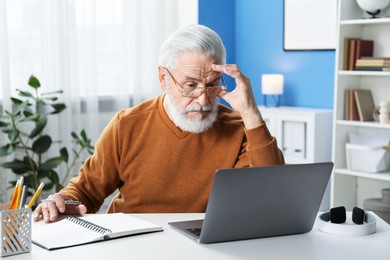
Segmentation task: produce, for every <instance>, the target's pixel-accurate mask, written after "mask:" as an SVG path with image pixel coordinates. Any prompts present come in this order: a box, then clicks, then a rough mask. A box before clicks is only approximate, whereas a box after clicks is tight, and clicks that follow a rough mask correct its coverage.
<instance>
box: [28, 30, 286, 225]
mask: <svg viewBox="0 0 390 260" xmlns="http://www.w3.org/2000/svg"><path fill="white" fill-rule="evenodd" d="M225 63H226V51H225V47H224V45H223V43H222V41H221V39H220V37H219V36H218V34H217V33H216V32H214V31H213V30H211V29H209V28H207V27H205V26H202V25H190V26H185V27H182V28H179V29H178V30H176V31H175V32H174V33H173V34H172V35H171V36H170V37H168V39H167V40H166V41H165V42H164V44H163V45H162V47H161V50H160V55H159V66H158V76H159V80H160V86H161V88H162V89H163V90H164V91H165V94H163V95H161V96H158V97H156V98H155V99H152V100H148V101H145V102H143V103H141V104H139V105H137V106H135V107H132V108H129V109H124V110H122V111H120V112H118V113H117V114H116V115H115V116H114V118H113V119H112V120H111V122H110V123H109V124H108V125H107V127H106V128H105V129H104V131H103V133H102V135H101V137H100V138H99V140H98V142H97V143H96V146H95V153H94V154H93V155H92V156H91V157H90V158H89V159H87V160H86V162H85V163H84V165H83V167H82V168H81V170H80V174H79V176H77V177H75V178H73V179H72V180H71V181H70V183H69V184H68V186H67V187H65V188H64V189H63V190H61V191H60V192H59V193H56V194H53V195H50V196H49V199H50V202H44V203H41V204H39V205H38V207H37V208H36V210H35V212H34V217H33V218H34V220H35V221H38V220H39V219H41V218H43V219H44V221H45V222H50V221H55V220H56V219H57V218H58V215H59V214H60V213H63V214H84V213H86V212H89V213H93V212H96V211H97V210H99V208H100V206H101V205H102V203H103V202H104V199H105V198H106V197H107V196H109V195H110V194H111V193H112V192H113V191H115V190H116V189H118V190H119V193H118V195H117V196H116V197H115V198H114V199H113V201H112V202H111V204H110V207H109V209H108V212H131V213H138V212H144V213H147V212H149V213H150V212H204V211H205V209H206V204H207V201H208V197H209V193H210V189H211V184H212V181H213V178H214V173H215V171H216V170H217V169H219V168H234V167H252V166H266V165H276V164H284V158H283V155H282V153H281V151H280V150H279V149H278V147H277V143H276V139H275V138H274V137H272V136H271V135H270V133H269V131H268V129H267V126H266V125H265V123H264V121H263V119H262V117H261V113H260V111H259V110H258V108H257V105H256V102H255V99H254V96H253V92H252V89H251V84H250V80H249V79H248V78H247V77H245V76H244V75H243V74H242V72H241V71H240V69H239V68H238V66H237V65H235V64H225ZM222 74H226V75H228V76H230V77H232V78H234V79H235V83H236V87H235V89H234V90H233V91H231V92H227V91H226V85H225V83H224V79H223V76H222ZM217 97H220V98H223V99H224V100H225V101H226V102H228V103H229V104H230V106H231V107H232V108H233V109H230V108H228V107H225V106H223V105H221V104H219V103H218V100H217ZM68 199H71V200H77V201H80V202H81V205H67V204H65V202H64V200H68Z"/></svg>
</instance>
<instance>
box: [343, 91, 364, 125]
mask: <svg viewBox="0 0 390 260" xmlns="http://www.w3.org/2000/svg"><path fill="white" fill-rule="evenodd" d="M344 119H345V120H350V121H359V120H360V119H359V113H358V110H357V106H356V99H355V89H346V90H345V110H344Z"/></svg>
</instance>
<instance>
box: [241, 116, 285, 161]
mask: <svg viewBox="0 0 390 260" xmlns="http://www.w3.org/2000/svg"><path fill="white" fill-rule="evenodd" d="M245 137H246V138H245V140H244V141H243V143H242V147H241V153H240V155H239V158H238V160H237V162H236V165H235V167H236V168H239V167H256V166H269V165H281V164H284V163H285V162H284V156H283V153H282V152H281V151H280V149H279V148H278V144H277V140H276V138H275V137H273V136H271V133H270V132H269V130H268V128H267V125H266V124H265V123H263V124H262V125H261V126H259V127H256V128H253V129H250V130H245Z"/></svg>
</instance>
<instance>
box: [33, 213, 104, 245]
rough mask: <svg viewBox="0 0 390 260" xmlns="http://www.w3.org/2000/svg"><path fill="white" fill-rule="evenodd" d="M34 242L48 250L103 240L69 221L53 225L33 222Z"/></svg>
mask: <svg viewBox="0 0 390 260" xmlns="http://www.w3.org/2000/svg"><path fill="white" fill-rule="evenodd" d="M31 235H32V241H33V242H34V243H36V244H39V245H41V246H43V247H45V248H47V249H54V248H61V247H69V246H74V245H79V244H85V243H89V242H93V241H97V240H101V239H103V236H102V235H101V234H99V233H96V232H94V231H91V230H89V229H87V228H84V227H82V226H79V225H77V224H75V223H72V222H70V221H68V220H67V219H63V220H60V221H58V222H53V223H47V224H46V223H42V221H41V222H39V223H37V222H33V224H32V233H31Z"/></svg>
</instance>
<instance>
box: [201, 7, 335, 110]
mask: <svg viewBox="0 0 390 260" xmlns="http://www.w3.org/2000/svg"><path fill="white" fill-rule="evenodd" d="M283 3H284V1H283V0H273V1H258V0H228V1H226V0H199V23H200V24H204V25H207V26H209V27H211V28H213V29H214V30H216V31H217V32H218V33H219V34H220V35H221V38H222V39H223V41H224V43H225V45H226V49H227V53H228V62H229V63H236V64H238V65H239V67H240V68H241V70H242V71H243V73H244V74H245V75H246V76H247V77H249V78H250V79H251V83H252V88H253V90H254V94H255V98H256V101H257V103H258V104H262V103H263V97H262V95H261V89H260V82H261V74H267V73H281V74H284V76H285V86H284V94H283V97H282V102H281V103H282V105H284V106H302V107H315V108H333V82H334V63H335V62H334V59H335V53H334V51H333V50H331V51H329V50H328V51H325V50H320V51H284V49H283ZM232 84H233V85H234V83H233V82H232V81H229V82H228V85H230V86H232Z"/></svg>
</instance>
